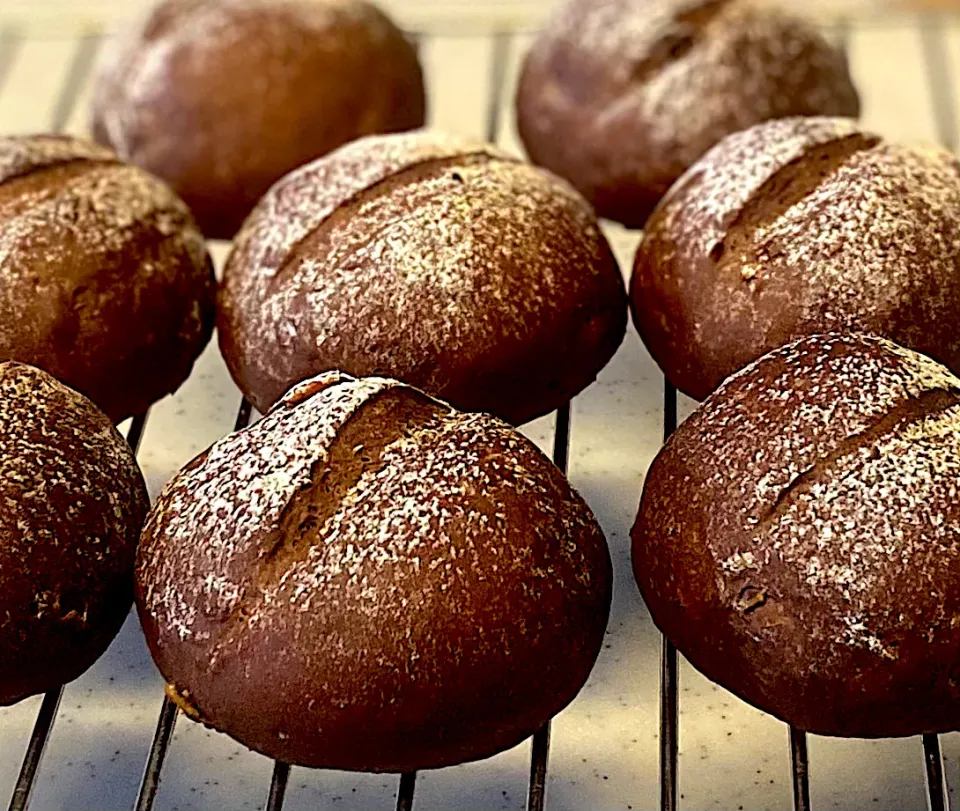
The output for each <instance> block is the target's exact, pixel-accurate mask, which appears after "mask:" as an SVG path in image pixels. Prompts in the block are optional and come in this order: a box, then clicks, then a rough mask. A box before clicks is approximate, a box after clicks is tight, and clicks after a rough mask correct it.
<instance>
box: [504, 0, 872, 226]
mask: <svg viewBox="0 0 960 811" xmlns="http://www.w3.org/2000/svg"><path fill="white" fill-rule="evenodd" d="M859 112H860V102H859V99H858V97H857V92H856V90H855V89H854V87H853V84H852V83H851V80H850V74H849V71H848V69H847V62H846V59H845V57H844V56H843V54H842V53H841V51H840V50H839V49H838V48H837V47H835V46H834V45H831V44H830V43H829V42H828V41H827V40H826V39H825V38H824V37H823V35H821V34H820V33H819V32H818V31H817V29H816V28H815V27H814V26H813V24H812V23H809V22H807V21H805V20H803V19H802V18H799V17H796V16H794V15H793V14H792V13H788V12H786V11H784V10H783V9H781V8H779V7H778V6H777V5H775V4H773V3H770V2H768V1H767V0H568V2H566V3H565V4H564V5H563V6H562V7H561V8H560V10H559V11H558V12H557V14H556V16H555V17H554V19H553V21H552V22H551V23H550V25H549V26H548V27H547V29H546V30H545V31H544V33H543V34H541V35H540V37H539V38H538V39H537V40H536V42H535V43H534V46H533V49H532V50H531V52H530V54H529V55H528V56H527V58H526V61H525V62H524V65H523V71H522V74H521V77H520V85H519V89H518V93H517V117H518V125H519V130H520V137H521V138H522V140H523V143H524V145H525V146H526V148H527V152H528V154H529V155H530V158H531V159H532V160H533V162H534V163H537V164H539V165H541V166H545V167H547V168H548V169H551V170H553V171H554V172H556V173H557V174H559V175H561V176H562V177H565V178H567V179H568V180H569V181H570V182H571V183H573V185H574V186H576V187H577V188H578V189H579V190H580V191H581V192H582V193H583V194H584V196H586V198H587V199H588V200H590V202H592V203H593V205H594V206H595V207H596V209H597V212H598V213H599V214H600V216H602V217H609V218H610V219H613V220H618V221H620V222H622V223H624V224H625V225H627V226H630V227H636V228H640V227H642V226H643V224H644V221H645V220H646V219H647V217H648V215H649V214H650V212H651V211H652V210H653V208H654V206H655V205H656V204H657V201H658V200H660V198H661V197H662V196H663V195H664V194H665V193H666V191H667V189H669V188H670V186H671V185H672V184H673V182H674V181H675V180H676V179H677V178H678V177H680V175H681V174H683V172H684V170H685V169H686V168H687V167H688V166H690V164H692V163H693V162H694V161H695V160H697V158H699V157H700V156H701V155H703V153H704V152H706V151H707V150H708V149H710V147H712V146H713V145H714V144H716V143H717V142H718V141H719V140H720V139H722V138H723V137H724V136H725V135H728V134H730V133H732V132H737V131H738V130H742V129H746V128H747V127H749V126H751V125H753V124H756V123H758V122H761V121H767V120H769V119H773V118H782V117H785V116H799V115H844V116H857V115H859Z"/></svg>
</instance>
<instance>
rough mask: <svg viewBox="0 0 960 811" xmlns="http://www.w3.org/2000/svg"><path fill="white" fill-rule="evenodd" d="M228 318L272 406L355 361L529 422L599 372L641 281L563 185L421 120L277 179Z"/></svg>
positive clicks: (227, 286)
mask: <svg viewBox="0 0 960 811" xmlns="http://www.w3.org/2000/svg"><path fill="white" fill-rule="evenodd" d="M217 326H218V335H219V339H220V348H221V349H222V351H223V355H224V357H225V358H226V361H227V365H228V366H229V367H230V371H231V373H232V374H233V377H234V379H235V380H236V381H237V384H238V385H239V386H240V388H241V389H242V390H243V392H244V394H245V395H246V396H247V398H248V399H250V400H251V401H252V402H253V404H254V405H255V406H256V407H257V408H258V409H260V410H261V411H264V410H266V409H267V408H269V407H270V405H272V404H273V403H274V402H275V401H276V400H277V399H278V398H279V397H280V396H281V395H282V394H283V393H284V391H286V390H287V389H288V388H289V387H290V386H292V385H293V384H295V383H297V382H299V381H300V380H304V379H306V378H308V377H312V376H313V375H315V374H318V373H319V372H322V371H326V370H333V369H341V370H343V371H346V372H348V373H350V374H354V375H360V376H364V375H384V376H389V377H395V378H397V379H400V380H403V381H404V382H407V383H410V384H411V385H414V386H416V387H418V388H421V389H423V390H425V391H427V392H428V393H430V394H432V395H435V396H437V397H441V398H442V399H444V400H447V401H449V402H450V403H452V404H453V405H454V406H455V407H457V408H460V409H463V410H467V411H488V412H491V413H493V414H496V415H498V416H500V417H502V418H504V419H506V420H507V421H509V422H512V423H522V422H526V421H527V420H530V419H533V418H534V417H538V416H540V415H542V414H546V413H548V412H550V411H552V410H554V409H555V408H557V407H559V406H561V405H563V404H564V403H566V402H568V401H569V400H570V398H571V397H573V396H574V395H575V394H577V393H578V392H579V391H581V390H582V389H583V388H585V387H586V386H587V385H589V384H590V383H591V382H592V381H593V380H594V378H595V377H596V375H597V373H598V372H599V371H600V370H601V369H602V368H603V367H604V366H605V365H606V363H607V361H608V360H609V359H610V358H611V356H612V355H613V354H614V352H615V351H616V349H617V347H618V346H619V345H620V342H621V341H622V339H623V334H624V330H625V326H626V294H625V292H624V289H623V280H622V279H621V276H620V273H619V270H618V269H617V265H616V261H615V260H614V258H613V255H612V253H611V252H610V248H609V246H608V245H607V242H606V240H605V239H604V237H603V235H602V234H601V233H600V230H599V228H598V227H597V223H596V219H595V218H594V216H593V213H592V212H591V210H590V207H589V206H588V205H587V204H586V202H585V201H584V200H583V199H582V198H581V197H580V196H579V195H578V194H577V193H576V192H574V191H573V189H571V188H570V187H569V186H568V185H567V184H566V183H564V182H563V181H561V180H559V179H558V178H555V177H554V176H553V175H551V174H548V173H546V172H543V171H541V170H539V169H535V168H533V167H532V166H529V165H526V164H524V163H521V162H519V161H517V160H514V159H512V158H508V157H506V156H505V155H503V154H501V153H500V152H498V151H497V150H495V149H494V148H493V147H491V146H488V145H485V144H482V143H476V142H473V141H468V140H464V139H459V138H450V137H447V136H441V135H438V134H436V133H426V132H419V133H412V134H408V135H394V136H379V137H371V138H366V139H363V140H360V141H356V142H354V143H352V144H350V145H348V146H346V147H344V148H342V149H340V150H338V151H336V152H334V153H333V154H331V155H329V156H327V157H325V158H321V159H320V160H318V161H316V162H315V163H312V164H309V165H307V166H305V167H303V168H302V169H299V170H297V171H296V172H293V173H292V174H290V175H288V176H287V177H285V178H284V179H283V180H282V181H280V182H279V183H278V184H277V185H276V186H274V187H273V188H272V189H271V190H270V192H269V194H267V196H266V197H265V198H264V199H263V200H262V201H261V203H260V204H259V205H258V206H257V209H256V210H255V211H254V213H253V214H252V215H251V217H250V219H249V220H248V221H247V223H246V225H245V227H244V229H243V231H242V232H241V233H240V235H239V237H238V238H237V243H236V246H235V248H234V251H233V253H232V254H231V256H230V258H229V260H228V262H227V266H226V270H225V271H224V278H223V283H222V285H221V288H220V295H219V313H218V324H217Z"/></svg>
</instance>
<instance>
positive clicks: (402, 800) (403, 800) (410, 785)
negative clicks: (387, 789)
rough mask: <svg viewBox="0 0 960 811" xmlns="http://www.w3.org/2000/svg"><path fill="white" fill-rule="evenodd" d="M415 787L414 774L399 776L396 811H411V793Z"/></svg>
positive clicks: (415, 774) (408, 773)
mask: <svg viewBox="0 0 960 811" xmlns="http://www.w3.org/2000/svg"><path fill="white" fill-rule="evenodd" d="M416 785H417V773H416V772H404V773H403V774H401V775H400V787H399V788H398V789H397V811H412V809H413V791H414V789H415V788H416Z"/></svg>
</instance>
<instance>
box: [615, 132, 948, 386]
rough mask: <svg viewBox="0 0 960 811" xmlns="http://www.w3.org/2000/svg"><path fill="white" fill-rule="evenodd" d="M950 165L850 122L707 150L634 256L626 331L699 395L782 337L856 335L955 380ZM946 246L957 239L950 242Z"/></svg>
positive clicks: (731, 140) (749, 136) (934, 153)
mask: <svg viewBox="0 0 960 811" xmlns="http://www.w3.org/2000/svg"><path fill="white" fill-rule="evenodd" d="M958 233H960V164H958V162H957V159H956V157H955V156H953V155H951V154H950V153H949V152H947V151H946V150H941V149H927V148H924V149H921V148H914V147H904V146H899V145H897V144H891V143H889V142H887V141H884V140H883V139H881V138H879V137H878V136H876V135H874V134H872V133H868V132H864V131H862V130H861V129H859V127H858V126H857V125H856V123H855V122H853V121H852V120H850V119H830V118H806V119H799V118H796V119H782V120H780V121H772V122H767V123H765V124H760V125H758V126H756V127H753V128H751V129H749V130H746V131H744V132H742V133H737V134H735V135H732V136H730V137H728V138H726V139H724V140H723V141H722V142H721V143H720V144H718V145H717V146H716V147H715V148H714V149H713V150H711V151H710V152H709V153H708V154H707V155H705V156H704V157H703V158H702V159H701V160H700V161H698V162H697V163H696V164H694V166H693V167H691V169H690V171H689V172H688V173H687V174H686V175H685V176H684V177H683V178H682V179H681V180H680V181H679V182H678V183H677V185H676V186H675V187H674V189H672V190H671V192H670V194H669V195H668V196H667V197H666V198H665V199H664V200H663V202H662V203H661V204H660V206H659V207H658V208H657V210H656V211H655V212H654V214H653V215H652V216H651V218H650V220H649V222H648V223H647V228H646V230H645V232H644V238H643V241H642V243H641V245H640V247H639V249H638V251H637V256H636V262H635V266H634V274H633V279H632V281H631V299H632V305H633V315H634V322H635V323H636V325H637V328H638V330H639V331H640V334H641V336H642V337H643V339H644V342H645V343H646V345H647V347H648V348H649V349H650V352H651V354H652V355H653V357H654V358H655V359H656V360H657V362H658V363H659V365H660V367H661V368H662V369H663V370H664V372H665V374H666V375H667V377H668V378H669V379H670V381H671V382H673V383H674V385H676V386H677V387H678V388H680V389H681V390H682V391H685V392H686V393H688V394H690V395H691V396H693V397H696V398H703V397H705V396H706V395H707V394H709V393H710V392H711V391H713V389H715V388H716V387H717V386H718V385H719V384H720V382H721V381H722V380H723V379H724V378H725V377H726V376H728V375H730V374H732V373H733V372H735V371H736V370H737V369H740V368H742V367H743V366H745V365H746V364H747V363H749V362H750V361H752V360H755V359H756V358H758V357H760V356H761V355H762V354H764V353H765V352H768V351H770V350H771V349H773V348H774V347H776V346H779V345H781V344H783V343H787V342H788V341H791V340H794V339H796V338H799V337H801V336H802V335H810V334H814V333H818V332H834V331H836V332H843V331H862V332H870V333H875V334H878V335H883V336H885V337H887V338H890V339H891V340H893V341H895V342H897V343H900V344H902V345H904V346H908V347H910V348H911V349H915V350H917V351H920V352H924V353H926V354H929V355H931V356H932V357H934V358H936V359H937V360H939V361H941V362H943V363H946V364H947V366H949V367H950V368H952V369H960V333H958V332H957V330H956V329H955V328H954V324H956V323H957V321H958V319H960V239H958V238H957V237H956V235H957V234H958ZM951 235H953V236H951Z"/></svg>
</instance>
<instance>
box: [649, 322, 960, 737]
mask: <svg viewBox="0 0 960 811" xmlns="http://www.w3.org/2000/svg"><path fill="white" fill-rule="evenodd" d="M958 481H960V380H958V379H957V378H956V377H954V376H953V375H952V374H951V373H950V372H949V371H948V370H947V369H946V368H944V367H943V366H940V365H939V364H937V363H936V362H934V361H932V360H931V359H929V358H927V357H925V356H923V355H920V354H918V353H916V352H913V351H911V350H908V349H903V348H901V347H899V346H897V345H896V344H893V343H891V342H889V341H887V340H885V339H881V338H875V337H865V336H853V335H836V334H835V335H826V336H814V337H809V338H804V339H801V340H800V341H798V342H796V343H794V344H791V345H789V346H786V347H783V348H780V349H777V350H775V351H774V352H771V353H770V354H768V355H765V356H764V357H763V358H762V359H761V360H759V361H758V362H757V363H755V364H753V365H751V366H749V367H748V368H746V369H744V370H743V371H742V372H740V373H739V374H737V375H736V376H734V377H732V378H730V379H729V380H728V381H726V382H725V383H724V384H723V386H721V387H720V389H718V390H717V392H716V393H715V394H714V395H713V396H712V397H711V398H710V399H709V400H707V401H706V403H704V404H703V405H702V406H701V407H700V409H699V410H698V411H696V412H695V413H694V414H693V416H692V417H690V418H689V419H688V420H687V421H686V422H685V423H684V424H683V425H681V426H680V428H679V429H678V430H677V432H676V433H675V434H674V435H673V437H672V438H671V439H670V440H669V442H668V443H667V444H666V446H665V447H664V449H663V450H662V451H661V452H660V454H659V455H658V456H657V458H656V460H655V461H654V463H653V466H652V467H651V468H650V472H649V473H648V475H647V479H646V484H645V486H644V491H643V500H642V502H641V505H640V514H639V516H638V518H637V523H636V525H635V527H634V530H633V555H634V557H633V564H634V571H635V574H636V577H637V581H638V582H639V584H640V589H641V591H642V592H643V596H644V598H645V599H646V601H647V605H649V607H650V611H651V613H652V614H653V618H654V621H655V622H656V623H657V625H658V626H659V627H660V628H661V629H662V630H663V631H664V632H665V633H666V634H667V636H669V637H670V638H671V639H672V640H673V641H674V642H675V643H676V644H677V647H678V648H679V649H680V650H681V651H682V652H683V653H684V654H685V655H686V656H687V657H688V658H689V659H690V661H691V662H692V663H693V664H694V665H695V666H696V667H697V668H698V669H699V670H701V671H703V673H704V674H705V675H706V676H708V677H709V678H711V679H713V680H715V681H717V682H719V683H720V684H722V685H723V686H725V687H727V688H728V689H730V690H732V691H733V692H734V693H736V694H737V695H739V696H741V697H742V698H744V699H745V700H746V701H749V702H750V703H752V704H754V705H756V706H757V707H760V708H761V709H763V710H766V711H767V712H770V713H773V714H774V715H776V716H778V717H779V718H782V719H783V720H785V721H788V722H790V723H792V724H794V725H796V726H798V727H799V728H801V729H807V730H811V731H813V732H817V733H822V734H827V735H843V736H858V737H880V736H897V735H915V734H919V733H921V732H935V731H946V730H953V729H958V728H960V500H958V498H957V482H958Z"/></svg>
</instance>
